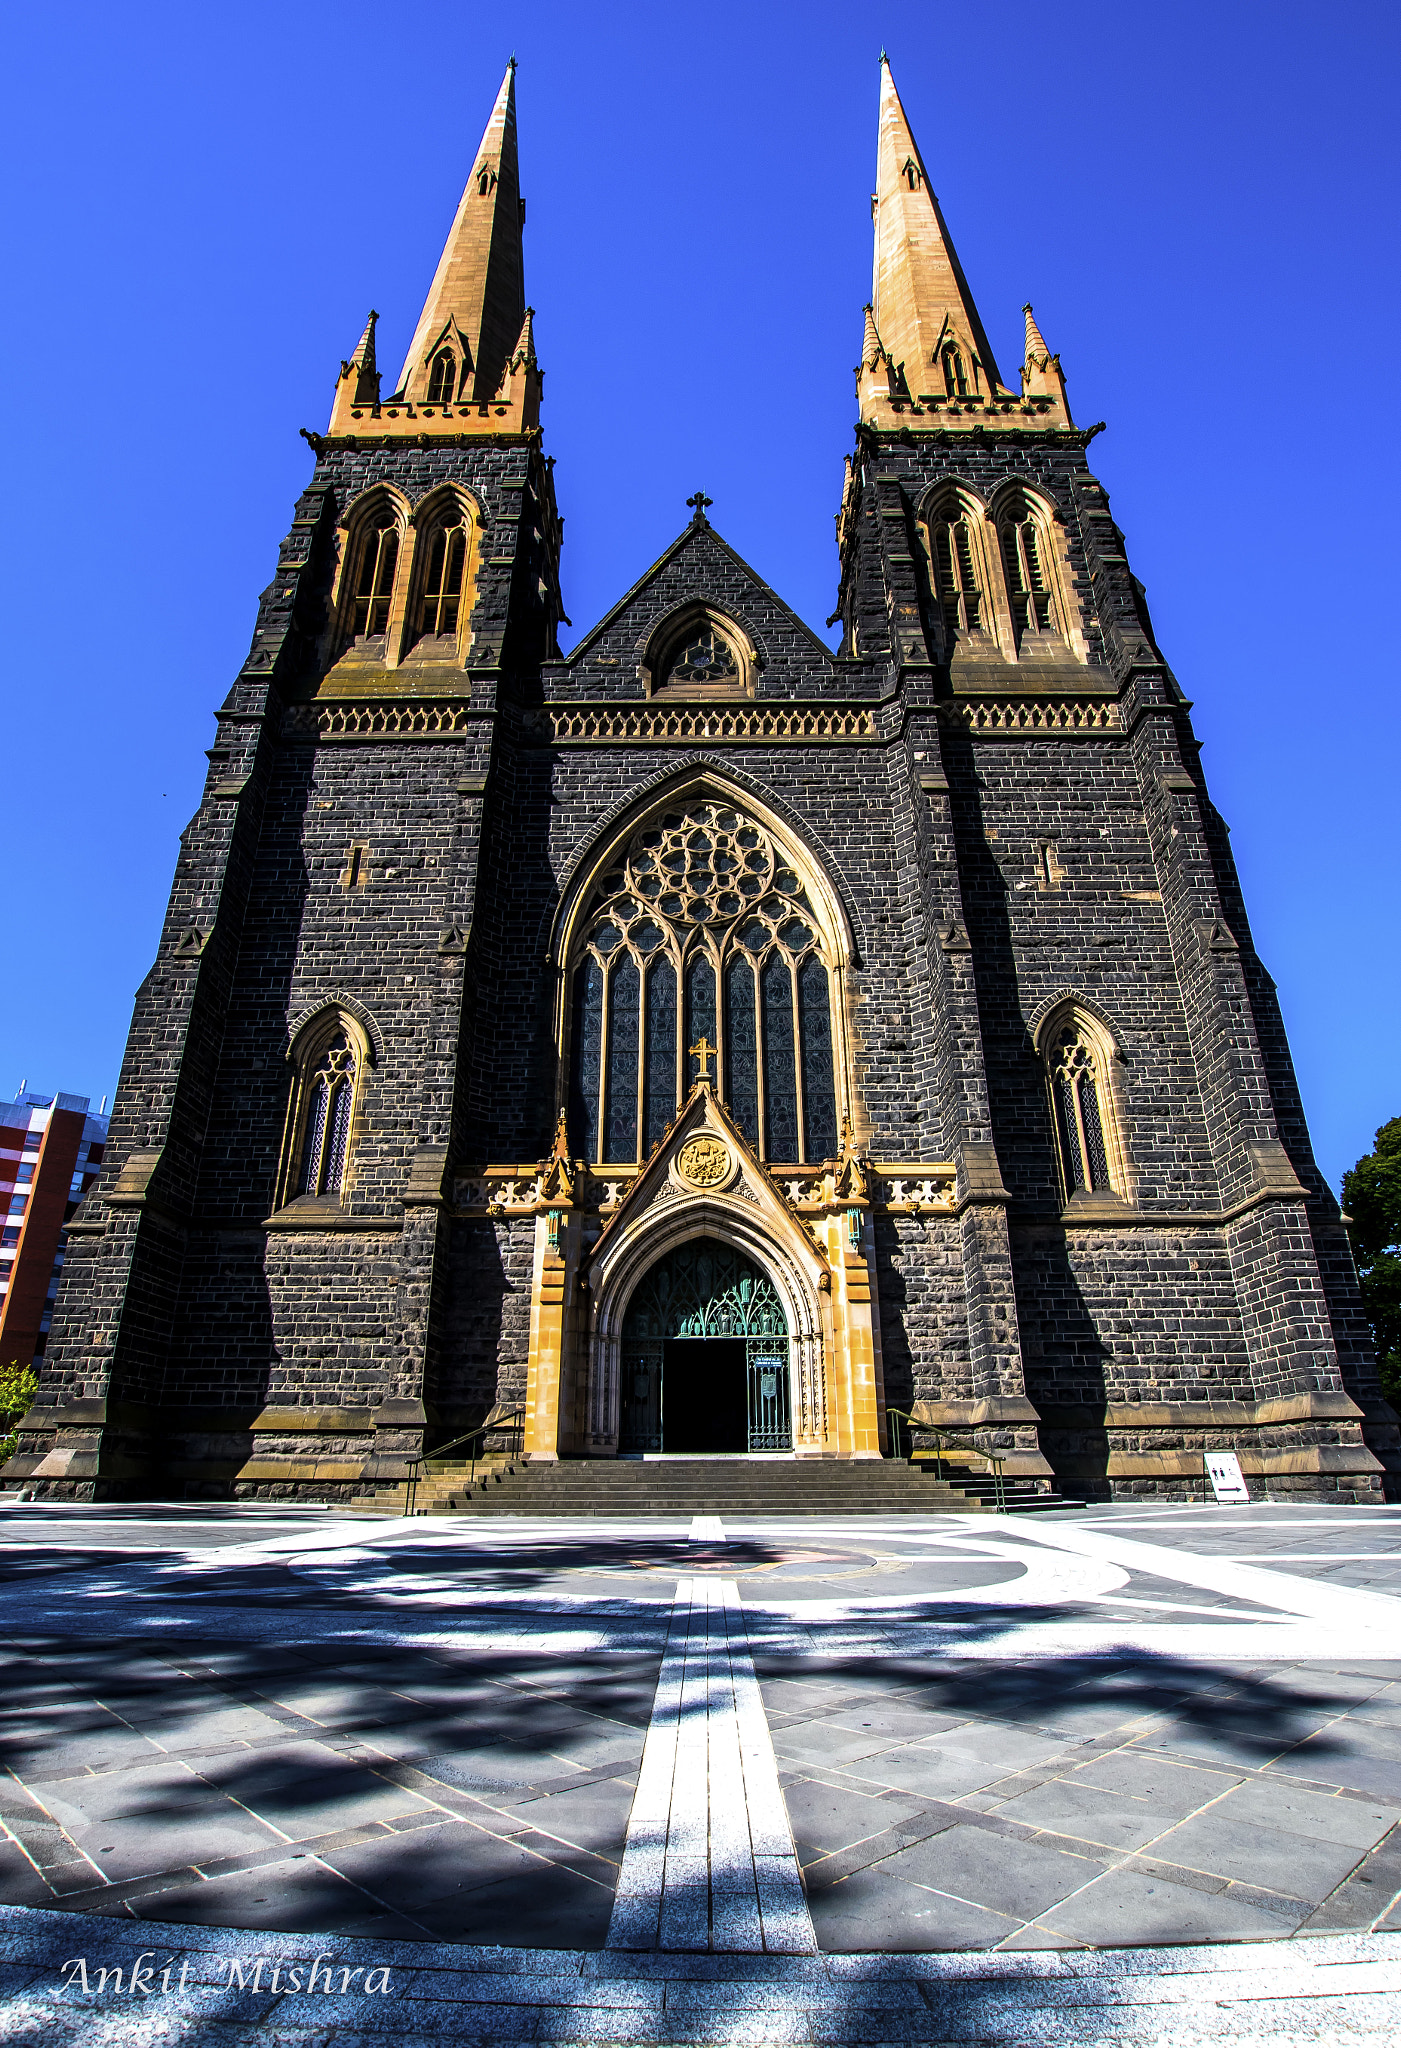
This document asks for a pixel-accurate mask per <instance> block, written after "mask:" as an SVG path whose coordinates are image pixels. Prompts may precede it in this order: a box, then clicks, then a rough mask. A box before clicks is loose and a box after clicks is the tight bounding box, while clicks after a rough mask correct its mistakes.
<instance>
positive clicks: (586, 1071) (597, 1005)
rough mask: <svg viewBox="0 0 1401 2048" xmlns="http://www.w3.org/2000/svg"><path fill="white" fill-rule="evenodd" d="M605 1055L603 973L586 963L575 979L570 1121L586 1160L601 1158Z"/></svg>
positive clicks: (595, 964) (588, 961) (596, 963)
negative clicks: (601, 1066) (601, 1063)
mask: <svg viewBox="0 0 1401 2048" xmlns="http://www.w3.org/2000/svg"><path fill="white" fill-rule="evenodd" d="M602 1051H603V969H602V968H601V967H600V966H599V964H598V962H597V961H596V960H585V961H584V963H583V965H582V966H581V967H580V969H579V971H578V973H577V974H576V975H575V977H574V1091H573V1100H572V1102H571V1103H570V1106H569V1120H570V1122H571V1123H572V1125H573V1126H574V1143H575V1145H576V1146H577V1147H578V1148H579V1151H580V1152H581V1153H582V1155H583V1157H584V1158H585V1159H590V1160H592V1159H597V1157H598V1084H599V1081H600V1079H601V1078H602V1077H601V1076H600V1074H599V1059H600V1057H601V1055H602Z"/></svg>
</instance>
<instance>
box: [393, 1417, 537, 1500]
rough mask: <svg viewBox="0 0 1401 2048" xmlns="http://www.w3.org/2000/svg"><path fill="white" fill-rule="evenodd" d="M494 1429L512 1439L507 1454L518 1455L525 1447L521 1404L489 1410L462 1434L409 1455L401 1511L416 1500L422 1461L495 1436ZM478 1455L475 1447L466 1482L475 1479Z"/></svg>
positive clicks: (514, 1456)
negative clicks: (486, 1437) (478, 1421)
mask: <svg viewBox="0 0 1401 2048" xmlns="http://www.w3.org/2000/svg"><path fill="white" fill-rule="evenodd" d="M498 1431H502V1432H504V1433H505V1434H507V1435H509V1436H510V1437H511V1439H512V1441H511V1443H510V1444H509V1445H508V1446H507V1451H506V1455H507V1457H509V1458H518V1457H519V1456H520V1454H521V1451H522V1450H523V1449H524V1447H525V1409H524V1407H523V1406H522V1407H519V1408H501V1409H496V1410H493V1412H492V1413H491V1414H490V1415H488V1417H487V1419H486V1421H485V1422H480V1423H478V1425H477V1427H476V1428H475V1429H469V1430H468V1432H467V1434H466V1436H455V1437H453V1439H452V1441H451V1442H450V1443H445V1444H435V1445H434V1447H433V1449H432V1450H431V1451H419V1452H417V1453H415V1455H414V1456H413V1457H411V1458H410V1459H409V1464H410V1466H411V1467H412V1470H411V1471H410V1473H409V1476H408V1479H407V1481H406V1482H405V1486H404V1513H405V1515H411V1514H412V1513H413V1512H414V1507H415V1504H416V1502H417V1500H418V1483H419V1480H420V1479H421V1478H422V1476H423V1467H424V1466H425V1465H427V1464H428V1463H429V1462H430V1461H431V1460H432V1459H434V1458H443V1457H446V1455H447V1453H448V1452H449V1451H458V1450H461V1448H462V1446H463V1444H480V1442H481V1439H482V1438H483V1437H484V1436H495V1435H496V1434H497V1432H498ZM480 1455H481V1453H480V1452H479V1451H477V1450H474V1451H473V1452H472V1456H471V1460H470V1463H469V1465H468V1470H467V1484H468V1485H469V1486H471V1485H472V1484H473V1483H474V1481H475V1480H476V1477H477V1459H478V1457H479V1456H480Z"/></svg>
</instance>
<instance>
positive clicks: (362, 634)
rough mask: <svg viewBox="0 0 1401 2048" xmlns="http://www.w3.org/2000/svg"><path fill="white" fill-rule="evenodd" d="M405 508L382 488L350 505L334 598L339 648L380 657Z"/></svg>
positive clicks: (386, 637) (386, 633) (400, 549)
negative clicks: (335, 601)
mask: <svg viewBox="0 0 1401 2048" xmlns="http://www.w3.org/2000/svg"><path fill="white" fill-rule="evenodd" d="M406 511H407V507H406V506H405V505H403V503H402V502H401V501H399V500H397V499H396V498H395V497H394V496H392V495H391V494H390V493H389V492H388V491H383V490H377V491H375V492H373V493H371V495H370V497H369V498H368V499H367V500H362V501H361V502H360V503H359V504H358V505H356V506H353V507H352V508H351V512H350V516H349V519H348V521H347V524H346V529H345V541H344V546H343V549H342V554H341V562H342V574H341V581H340V586H339V595H338V602H337V616H338V620H339V627H338V633H337V641H338V644H339V646H340V648H342V649H344V648H346V647H351V646H354V647H358V648H361V649H363V651H364V652H365V653H366V654H368V655H369V656H371V657H372V658H373V657H378V658H380V659H383V658H384V657H385V655H386V654H387V651H388V645H389V633H390V627H391V622H392V618H393V613H394V598H395V591H396V587H397V585H398V581H399V572H400V568H401V566H402V555H403V541H404V528H405V513H406Z"/></svg>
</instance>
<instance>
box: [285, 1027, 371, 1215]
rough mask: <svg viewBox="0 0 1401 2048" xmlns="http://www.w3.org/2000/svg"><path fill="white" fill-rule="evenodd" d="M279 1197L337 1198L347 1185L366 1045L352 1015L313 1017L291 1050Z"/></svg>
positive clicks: (287, 1199) (341, 1197) (291, 1198)
mask: <svg viewBox="0 0 1401 2048" xmlns="http://www.w3.org/2000/svg"><path fill="white" fill-rule="evenodd" d="M290 1057H291V1060H292V1066H293V1082H292V1098H291V1102H290V1104H289V1106H288V1113H287V1139H286V1143H285V1145H284V1148H283V1152H284V1156H283V1167H282V1174H281V1189H280V1199H281V1201H282V1202H284V1203H285V1202H289V1201H293V1200H295V1199H297V1198H298V1197H302V1196H306V1197H310V1198H311V1199H312V1200H316V1201H327V1202H340V1201H343V1200H344V1198H345V1194H346V1191H347V1188H348V1187H349V1172H350V1155H351V1144H352V1140H353V1136H354V1130H355V1113H356V1109H357V1107H358V1103H359V1092H360V1087H361V1082H362V1078H363V1075H364V1071H365V1068H366V1066H367V1065H368V1063H369V1046H368V1044H367V1042H366V1039H365V1035H364V1032H363V1031H362V1030H361V1029H360V1027H359V1025H358V1024H357V1022H356V1021H355V1019H354V1018H352V1017H348V1016H347V1015H346V1014H345V1013H344V1012H343V1011H340V1010H331V1011H326V1012H323V1013H322V1014H321V1015H320V1016H318V1017H316V1018H314V1019H313V1020H312V1022H311V1023H310V1024H308V1025H307V1027H306V1028H305V1030H304V1031H302V1032H301V1033H300V1035H299V1036H298V1038H297V1041H296V1043H295V1044H294V1046H293V1048H292V1052H291V1055H290Z"/></svg>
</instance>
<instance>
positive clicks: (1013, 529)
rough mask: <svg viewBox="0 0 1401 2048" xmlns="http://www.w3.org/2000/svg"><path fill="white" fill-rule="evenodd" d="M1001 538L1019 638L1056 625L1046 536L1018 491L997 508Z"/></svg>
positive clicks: (1044, 631) (1013, 617)
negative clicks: (1024, 634)
mask: <svg viewBox="0 0 1401 2048" xmlns="http://www.w3.org/2000/svg"><path fill="white" fill-rule="evenodd" d="M997 530H998V537H999V539H1000V540H1001V543H1002V564H1003V568H1004V569H1005V571H1006V575H1007V601H1008V603H1009V605H1010V606H1011V611H1012V623H1013V626H1014V628H1015V630H1016V634H1017V638H1018V640H1020V639H1021V637H1022V635H1023V633H1046V632H1054V631H1055V630H1056V627H1057V622H1056V616H1055V607H1054V603H1053V600H1052V596H1051V581H1050V576H1049V574H1048V568H1049V564H1048V562H1047V559H1046V537H1045V535H1044V534H1043V533H1042V532H1041V530H1040V527H1039V525H1038V523H1037V520H1036V517H1035V515H1034V514H1033V512H1032V509H1031V506H1030V505H1029V504H1028V502H1027V500H1026V498H1025V497H1024V496H1022V495H1021V493H1018V494H1017V495H1016V496H1014V497H1012V498H1010V499H1008V500H1007V501H1006V502H1005V503H1004V504H1003V506H1002V507H1001V508H1000V509H999V511H998V520H997Z"/></svg>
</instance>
